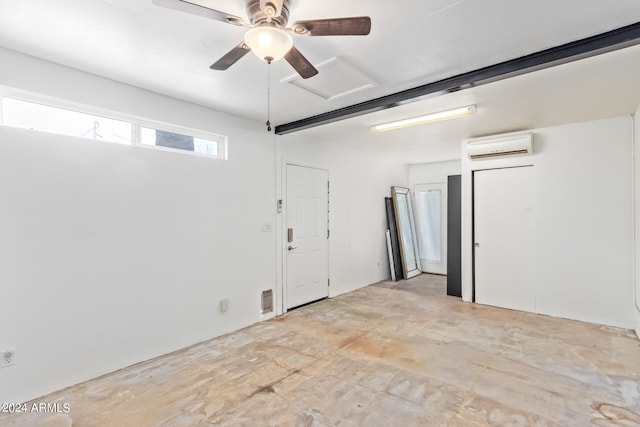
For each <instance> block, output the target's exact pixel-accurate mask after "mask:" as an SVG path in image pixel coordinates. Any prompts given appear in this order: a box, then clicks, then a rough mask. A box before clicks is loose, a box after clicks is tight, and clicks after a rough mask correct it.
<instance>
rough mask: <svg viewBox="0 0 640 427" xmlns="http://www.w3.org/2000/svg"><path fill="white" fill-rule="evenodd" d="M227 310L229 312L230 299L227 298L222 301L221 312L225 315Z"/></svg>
mask: <svg viewBox="0 0 640 427" xmlns="http://www.w3.org/2000/svg"><path fill="white" fill-rule="evenodd" d="M227 310H229V299H227V298H225V299H223V300H221V301H220V311H222V312H223V313H224V312H225V311H227Z"/></svg>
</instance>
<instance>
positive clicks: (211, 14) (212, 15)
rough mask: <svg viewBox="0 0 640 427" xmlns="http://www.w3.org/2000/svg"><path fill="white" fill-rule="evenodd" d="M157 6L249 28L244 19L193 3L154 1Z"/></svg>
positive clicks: (166, 0)
mask: <svg viewBox="0 0 640 427" xmlns="http://www.w3.org/2000/svg"><path fill="white" fill-rule="evenodd" d="M152 2H153V4H155V5H156V6H162V7H166V8H169V9H174V10H179V11H181V12H186V13H190V14H192V15H198V16H203V17H205V18H209V19H213V20H215V21H220V22H226V23H228V24H234V25H245V26H248V25H249V24H247V23H246V22H245V21H244V20H243V19H242V18H240V17H238V16H235V15H230V14H228V13H224V12H220V11H219V10H215V9H210V8H208V7H204V6H200V5H199V4H195V3H191V2H190V1H186V0H152Z"/></svg>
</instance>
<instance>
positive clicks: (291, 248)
mask: <svg viewBox="0 0 640 427" xmlns="http://www.w3.org/2000/svg"><path fill="white" fill-rule="evenodd" d="M287 249H289V250H290V251H292V250H294V249H298V247H297V246H291V245H289V247H288V248H287Z"/></svg>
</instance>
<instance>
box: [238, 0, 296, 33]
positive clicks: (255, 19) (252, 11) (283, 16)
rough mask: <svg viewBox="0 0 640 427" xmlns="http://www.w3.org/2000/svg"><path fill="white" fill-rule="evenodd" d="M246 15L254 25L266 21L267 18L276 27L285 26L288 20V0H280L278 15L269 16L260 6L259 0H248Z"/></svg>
mask: <svg viewBox="0 0 640 427" xmlns="http://www.w3.org/2000/svg"><path fill="white" fill-rule="evenodd" d="M273 7H274V9H275V5H274V6H273ZM247 15H248V16H249V20H250V21H251V23H252V24H254V25H260V24H262V23H265V22H268V21H269V19H270V20H271V22H272V23H273V24H275V25H276V26H277V27H285V26H286V25H287V22H288V21H289V0H284V1H283V2H282V10H281V11H280V15H279V16H274V17H269V16H267V14H266V13H265V11H263V10H262V8H261V7H260V0H249V1H248V2H247Z"/></svg>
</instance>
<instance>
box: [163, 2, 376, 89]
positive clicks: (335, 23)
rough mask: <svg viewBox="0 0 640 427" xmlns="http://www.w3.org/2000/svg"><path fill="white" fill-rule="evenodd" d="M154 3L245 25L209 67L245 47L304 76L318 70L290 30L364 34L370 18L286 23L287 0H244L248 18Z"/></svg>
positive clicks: (234, 57)
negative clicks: (238, 38) (234, 42)
mask: <svg viewBox="0 0 640 427" xmlns="http://www.w3.org/2000/svg"><path fill="white" fill-rule="evenodd" d="M152 1H153V3H154V4H156V5H158V6H163V7H167V8H170V9H175V10H180V11H183V12H187V13H191V14H193V15H199V16H203V17H206V18H209V19H213V20H216V21H220V22H226V23H228V24H233V25H238V26H243V27H248V28H249V30H248V31H247V32H246V33H245V35H244V40H243V41H242V42H240V44H238V45H237V46H235V47H234V48H233V49H231V50H230V51H229V52H227V53H226V54H225V55H224V56H223V57H222V58H220V59H218V60H217V61H216V62H215V63H214V64H213V65H211V67H209V68H211V69H212V70H226V69H227V68H229V67H230V66H232V65H233V64H235V63H236V62H237V61H238V60H239V59H240V58H242V57H243V56H244V55H246V54H247V53H248V52H249V51H253V53H255V54H256V55H257V56H258V58H260V59H263V60H265V61H267V62H268V63H271V62H273V61H277V60H279V59H281V58H284V59H285V60H286V61H287V62H288V63H289V64H291V66H292V67H293V68H294V69H295V70H296V71H297V72H298V74H300V76H301V77H302V78H305V79H308V78H309V77H313V76H315V75H316V74H318V70H317V69H316V68H315V67H314V66H313V65H312V64H311V63H310V62H309V61H308V60H307V58H305V57H304V55H302V53H300V51H299V50H298V49H296V47H295V46H294V45H293V39H292V38H291V34H293V35H297V36H312V37H313V36H366V35H367V34H369V32H370V31H371V18H369V17H368V16H358V17H352V18H333V19H313V20H307V21H296V22H294V23H293V24H292V25H291V27H287V22H288V20H289V0H248V1H247V15H248V16H249V21H248V22H247V21H245V20H244V19H242V18H240V17H238V16H234V15H230V14H228V13H225V12H220V11H218V10H215V9H211V8H208V7H205V6H202V5H199V4H196V3H194V2H192V1H187V0H152Z"/></svg>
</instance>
